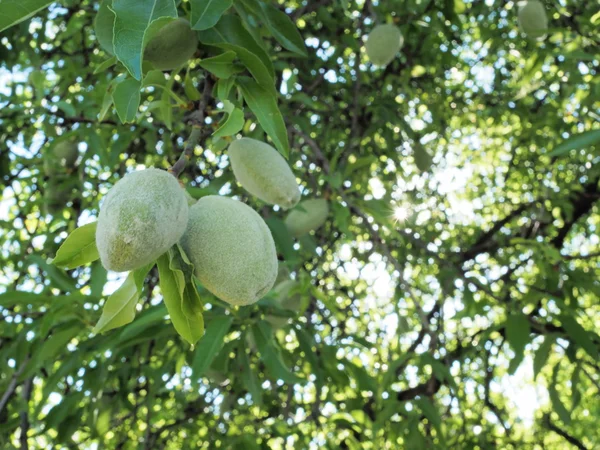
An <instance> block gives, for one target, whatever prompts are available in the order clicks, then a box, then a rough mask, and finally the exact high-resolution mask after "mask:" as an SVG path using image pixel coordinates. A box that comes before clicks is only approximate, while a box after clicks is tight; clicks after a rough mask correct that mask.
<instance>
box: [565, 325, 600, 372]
mask: <svg viewBox="0 0 600 450" xmlns="http://www.w3.org/2000/svg"><path fill="white" fill-rule="evenodd" d="M560 323H561V324H562V326H563V328H564V329H565V331H566V332H567V335H568V336H569V338H571V340H572V341H573V342H575V344H576V345H577V346H578V347H581V348H582V349H584V350H585V351H586V352H587V353H588V354H589V355H590V356H591V357H592V358H594V360H595V361H597V360H598V347H597V346H596V344H594V341H592V338H591V337H590V334H589V333H588V332H587V331H586V330H585V328H583V327H582V326H581V325H579V323H578V322H577V320H576V319H575V318H574V317H573V316H568V315H562V316H561V317H560Z"/></svg>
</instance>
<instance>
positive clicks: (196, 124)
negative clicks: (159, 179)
mask: <svg viewBox="0 0 600 450" xmlns="http://www.w3.org/2000/svg"><path fill="white" fill-rule="evenodd" d="M211 92H212V82H211V79H210V77H206V78H205V80H204V90H203V92H202V98H201V99H200V104H199V106H198V109H197V110H196V111H194V112H193V113H192V114H190V117H189V123H190V124H191V125H192V132H191V133H190V137H189V138H188V140H187V142H186V144H185V147H184V148H183V153H182V154H181V156H180V157H179V159H178V160H177V162H176V163H175V164H173V167H171V168H170V169H169V172H170V173H171V174H173V176H174V177H175V178H179V176H180V175H181V173H182V172H183V171H184V169H185V167H186V166H187V163H188V161H189V160H190V159H192V156H193V155H194V149H195V148H196V145H198V143H199V142H200V140H201V139H202V136H203V134H204V127H205V123H204V119H205V117H206V107H207V106H208V102H209V101H210V96H211Z"/></svg>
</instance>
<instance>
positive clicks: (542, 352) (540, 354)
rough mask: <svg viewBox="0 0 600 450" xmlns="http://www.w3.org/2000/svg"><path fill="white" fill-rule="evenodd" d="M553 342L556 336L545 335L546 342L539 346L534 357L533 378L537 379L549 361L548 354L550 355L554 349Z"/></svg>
mask: <svg viewBox="0 0 600 450" xmlns="http://www.w3.org/2000/svg"><path fill="white" fill-rule="evenodd" d="M552 344H554V338H553V337H552V336H550V335H548V336H546V337H544V342H542V344H541V345H540V346H539V348H538V349H537V351H536V352H535V357H534V358H533V379H534V380H535V379H536V378H537V376H538V374H539V373H540V371H541V370H542V368H543V367H544V365H545V364H546V361H548V356H549V355H550V351H551V350H552Z"/></svg>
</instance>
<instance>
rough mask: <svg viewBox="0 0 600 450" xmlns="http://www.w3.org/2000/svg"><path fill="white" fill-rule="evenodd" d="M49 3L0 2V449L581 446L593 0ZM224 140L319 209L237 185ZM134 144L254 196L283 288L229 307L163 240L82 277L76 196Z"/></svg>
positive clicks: (592, 404)
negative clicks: (312, 226)
mask: <svg viewBox="0 0 600 450" xmlns="http://www.w3.org/2000/svg"><path fill="white" fill-rule="evenodd" d="M50 3H51V2H48V1H42V0H20V1H11V0H5V1H0V30H2V31H1V32H0V174H1V178H0V189H1V190H0V192H1V193H2V196H1V201H0V220H1V225H2V227H1V232H0V252H1V253H0V256H1V259H2V264H1V265H0V315H1V318H2V320H1V321H0V364H1V370H0V446H2V448H15V447H20V448H44V449H45V448H90V449H91V448H111V449H112V448H114V449H135V448H140V449H154V448H157V449H183V448H185V449H188V448H189V449H195V448H224V449H234V448H235V449H237V448H244V449H254V448H256V449H258V448H275V449H277V448H281V449H283V448H286V449H291V448H314V449H316V448H330V449H337V448H350V449H359V448H360V449H381V448H390V449H392V448H414V449H421V448H461V449H462V448H465V449H466V448H482V449H491V448H547V449H563V448H580V449H581V448H588V449H591V448H596V447H597V446H598V445H600V431H599V430H598V427H597V423H598V420H599V418H600V403H599V402H598V396H599V395H600V392H599V391H600V366H599V364H598V351H599V349H600V336H599V335H598V334H597V325H598V323H599V321H600V309H599V308H598V298H599V296H600V281H599V277H598V275H599V271H598V257H599V256H600V252H599V238H598V227H599V226H600V215H599V214H598V213H599V211H598V200H599V199H600V187H599V181H600V170H599V168H598V167H599V165H598V161H599V158H600V155H599V151H600V134H599V133H600V131H599V129H598V121H599V119H600V111H599V109H598V103H597V100H598V98H599V96H600V78H599V77H598V68H599V64H600V51H599V46H600V36H599V35H598V25H599V23H600V11H599V9H598V5H597V3H596V2H593V1H587V0H574V1H570V2H555V1H548V0H546V1H543V2H542V4H543V6H544V8H545V11H546V14H547V17H548V31H547V36H546V38H545V39H544V40H533V39H531V38H528V37H527V36H525V35H523V34H522V33H521V32H520V30H519V24H518V5H517V4H516V2H514V1H507V0H489V1H485V2H482V1H474V0H404V1H400V0H386V1H382V0H379V1H375V0H373V1H371V0H339V1H338V0H311V1H307V0H303V1H301V0H289V1H288V0H286V1H280V0H279V1H275V0H271V1H269V0H227V1H225V0H219V1H205V0H184V1H178V2H175V1H174V0H138V1H135V2H131V1H125V0H104V1H103V2H95V1H90V0H65V1H63V2H60V3H52V4H50ZM176 17H183V18H186V19H187V20H188V21H189V23H190V25H191V28H192V30H194V33H195V35H196V36H197V38H198V41H199V46H198V49H197V50H196V52H195V53H194V54H193V56H192V57H191V58H190V59H189V61H187V62H186V63H184V64H182V65H181V66H180V67H179V68H176V69H173V70H170V71H167V72H162V71H160V70H156V69H155V68H154V67H153V66H152V64H151V63H149V62H148V61H144V60H143V55H144V48H145V45H146V44H147V43H148V41H149V40H151V39H152V37H153V36H155V35H157V33H158V32H159V30H160V29H161V28H162V27H164V26H165V25H167V24H168V23H171V22H172V21H173V20H174V19H175V18H176ZM383 23H391V24H394V25H395V26H397V27H398V28H399V30H400V31H401V33H402V36H403V46H402V49H401V50H400V52H399V53H398V54H397V55H396V57H395V58H394V59H393V60H392V61H391V62H390V63H389V64H388V65H387V66H385V67H379V66H376V65H374V64H372V63H371V62H370V61H369V59H368V57H367V55H366V52H365V46H364V43H365V41H366V39H367V36H368V35H369V33H370V31H371V30H372V29H373V28H374V27H375V26H377V25H378V24H383ZM240 136H243V137H250V138H254V139H258V140H261V141H264V142H269V143H270V144H272V145H273V147H275V148H276V149H277V150H278V151H279V152H280V153H281V154H282V155H283V156H285V157H286V158H288V159H287V162H288V163H289V165H290V167H291V168H292V170H293V172H294V174H295V175H296V178H297V180H298V181H299V183H300V185H301V191H302V199H303V200H307V199H325V200H327V202H328V205H329V215H328V217H327V220H326V221H325V223H324V224H323V225H322V226H321V227H319V228H318V229H316V230H313V231H311V232H310V233H308V234H304V235H302V236H298V237H296V236H292V235H291V234H290V232H289V230H288V228H287V227H286V225H285V219H286V217H287V214H288V212H286V211H283V210H282V209H281V208H279V207H277V206H271V205H266V204H265V203H263V202H261V201H260V200H258V199H256V198H254V197H252V196H250V195H249V194H248V193H247V192H246V191H245V190H244V189H243V188H242V187H241V186H240V185H239V184H238V183H237V182H236V180H235V178H234V174H233V171H232V169H231V166H230V164H229V160H228V156H227V150H226V148H227V146H228V145H229V143H230V142H231V141H232V140H233V139H236V137H240ZM64 142H76V143H77V145H78V151H79V155H78V159H77V160H76V161H71V162H69V161H66V160H65V161H57V160H56V159H54V160H52V162H51V164H50V165H49V163H48V160H49V158H52V155H54V154H55V153H54V151H55V148H56V146H57V145H59V144H61V143H63V144H64ZM146 167H157V168H162V169H169V168H171V171H172V172H174V173H175V174H176V175H179V179H180V180H181V182H182V183H183V185H184V186H185V187H186V189H187V191H188V193H189V194H190V195H191V196H192V197H193V198H195V199H198V198H201V197H203V196H206V195H226V196H234V197H236V198H237V199H239V200H242V201H243V202H244V203H246V204H248V205H250V206H251V207H253V208H254V209H255V210H256V211H258V212H259V213H260V214H261V216H262V217H263V218H264V219H265V221H266V222H267V224H268V225H269V228H270V230H271V233H272V235H273V237H274V239H275V242H276V245H277V253H278V258H279V263H280V277H279V281H278V282H282V281H283V282H285V281H287V282H288V284H287V285H286V287H285V289H279V290H278V289H275V290H273V291H271V293H270V294H268V295H267V296H265V297H264V298H263V299H261V300H260V301H258V302H257V303H255V304H254V305H251V306H244V307H233V306H230V305H227V304H225V303H224V302H222V301H220V300H218V299H217V298H215V297H214V296H212V295H211V294H210V293H209V292H208V291H207V290H206V289H204V288H203V286H202V285H200V284H199V283H198V282H197V280H195V279H194V278H193V277H192V276H191V273H192V269H191V266H190V263H189V261H188V260H187V258H186V255H185V253H183V252H182V250H181V247H180V246H178V245H176V246H174V247H173V248H172V249H171V250H169V252H168V253H166V254H164V255H162V256H161V257H160V258H159V259H158V264H157V265H155V264H151V265H149V266H147V267H143V268H141V269H138V270H135V271H134V272H131V273H130V274H117V273H113V272H107V271H106V270H105V269H104V268H103V267H102V265H101V264H100V262H99V261H98V253H97V249H96V247H95V242H94V235H95V221H96V219H97V217H98V214H99V207H100V205H101V200H102V198H103V197H104V196H105V195H106V193H107V192H108V190H109V189H110V188H111V187H112V186H113V185H114V184H115V183H116V182H117V181H118V180H119V179H121V178H123V176H124V175H125V174H126V173H129V172H132V171H134V170H137V169H142V168H146ZM294 212H295V213H298V210H296V211H294ZM300 212H301V211H300ZM59 248H60V250H59ZM159 275H160V277H159ZM290 280H293V281H294V282H293V283H289V281H290ZM282 297H283V298H282ZM527 411H530V415H527Z"/></svg>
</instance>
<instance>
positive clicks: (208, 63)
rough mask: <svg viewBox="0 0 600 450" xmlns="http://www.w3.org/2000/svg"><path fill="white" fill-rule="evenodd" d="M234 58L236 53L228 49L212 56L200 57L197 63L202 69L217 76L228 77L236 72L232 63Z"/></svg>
mask: <svg viewBox="0 0 600 450" xmlns="http://www.w3.org/2000/svg"><path fill="white" fill-rule="evenodd" d="M235 58H236V53H235V52H233V51H229V52H225V53H221V54H220V55H217V56H213V57H212V58H206V59H202V60H200V62H199V63H198V64H199V65H200V67H202V68H203V69H206V70H208V71H209V72H210V73H212V74H214V75H215V76H216V77H217V78H229V77H230V76H231V75H233V74H234V73H235V72H236V70H235V66H234V65H233V60H234V59H235Z"/></svg>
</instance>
